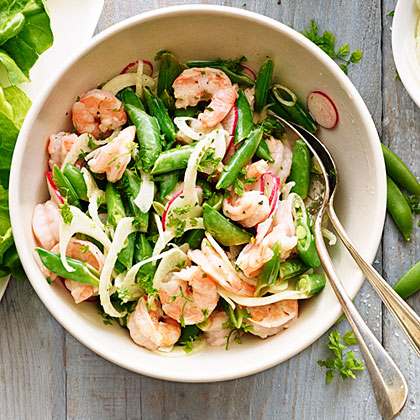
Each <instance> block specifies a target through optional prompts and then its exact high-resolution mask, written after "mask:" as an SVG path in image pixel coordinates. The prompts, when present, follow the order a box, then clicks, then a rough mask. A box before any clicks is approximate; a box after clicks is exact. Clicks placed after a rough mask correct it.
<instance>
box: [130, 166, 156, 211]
mask: <svg viewBox="0 0 420 420" xmlns="http://www.w3.org/2000/svg"><path fill="white" fill-rule="evenodd" d="M140 175H141V185H140V190H139V193H138V195H137V197H136V198H135V199H134V204H135V205H136V206H137V207H138V208H139V209H140V211H141V212H142V213H147V212H148V211H149V210H150V207H152V204H153V199H154V196H155V184H154V182H153V181H152V177H151V176H150V174H149V173H147V172H144V171H142V170H140Z"/></svg>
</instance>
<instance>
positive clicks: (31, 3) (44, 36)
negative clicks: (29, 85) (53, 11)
mask: <svg viewBox="0 0 420 420" xmlns="http://www.w3.org/2000/svg"><path fill="white" fill-rule="evenodd" d="M52 43H53V34H52V31H51V26H50V18H49V16H48V13H47V11H46V9H45V6H44V4H43V2H42V0H0V45H1V48H0V62H1V63H2V64H3V65H4V66H5V67H6V70H7V72H8V77H9V81H10V83H11V84H18V83H21V82H23V81H26V80H28V79H29V70H30V69H31V68H32V66H33V65H34V64H35V63H36V61H37V60H38V57H39V56H40V55H41V54H42V53H43V52H44V51H45V50H46V49H48V48H49V47H50V46H51V45H52Z"/></svg>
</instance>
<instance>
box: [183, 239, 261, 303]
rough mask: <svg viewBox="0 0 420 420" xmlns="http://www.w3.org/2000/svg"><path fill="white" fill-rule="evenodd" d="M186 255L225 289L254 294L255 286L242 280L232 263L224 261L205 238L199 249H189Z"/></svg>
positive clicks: (242, 293)
mask: <svg viewBox="0 0 420 420" xmlns="http://www.w3.org/2000/svg"><path fill="white" fill-rule="evenodd" d="M188 257H189V258H190V259H191V260H192V261H194V262H195V263H196V264H197V265H198V266H199V267H200V268H201V269H202V270H203V271H204V272H205V273H207V274H208V275H209V276H210V277H211V278H212V279H213V280H214V281H215V282H216V283H218V284H220V286H222V287H224V288H225V289H226V290H228V291H230V292H232V293H236V294H238V295H242V296H254V292H255V287H254V286H253V285H251V284H249V283H247V282H245V281H243V280H242V279H241V278H240V277H239V276H238V274H237V273H236V271H235V269H234V268H233V267H232V265H231V264H228V263H227V262H225V261H224V259H223V258H222V257H221V256H220V255H219V254H218V253H217V252H216V251H215V250H214V249H213V248H212V247H211V246H210V245H209V244H208V242H207V240H206V239H204V240H203V242H202V243H201V251H200V250H199V249H194V250H192V251H191V250H190V251H188ZM226 258H227V257H226Z"/></svg>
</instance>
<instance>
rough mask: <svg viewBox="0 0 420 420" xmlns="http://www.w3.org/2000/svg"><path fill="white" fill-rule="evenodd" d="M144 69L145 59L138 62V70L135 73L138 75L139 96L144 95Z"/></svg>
mask: <svg viewBox="0 0 420 420" xmlns="http://www.w3.org/2000/svg"><path fill="white" fill-rule="evenodd" d="M143 69H144V64H143V61H142V60H139V62H138V64H137V72H136V73H135V75H136V93H137V95H139V96H142V95H143Z"/></svg>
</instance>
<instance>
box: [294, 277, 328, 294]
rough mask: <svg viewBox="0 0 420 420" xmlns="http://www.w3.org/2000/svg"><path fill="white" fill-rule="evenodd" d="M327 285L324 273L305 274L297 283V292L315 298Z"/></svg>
mask: <svg viewBox="0 0 420 420" xmlns="http://www.w3.org/2000/svg"><path fill="white" fill-rule="evenodd" d="M325 283H326V277H325V274H323V273H313V274H304V275H303V276H302V277H301V278H300V279H299V280H298V281H297V283H296V290H297V291H299V292H303V293H305V294H306V296H313V295H315V294H316V293H319V292H320V291H321V290H322V289H323V288H324V287H325Z"/></svg>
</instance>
